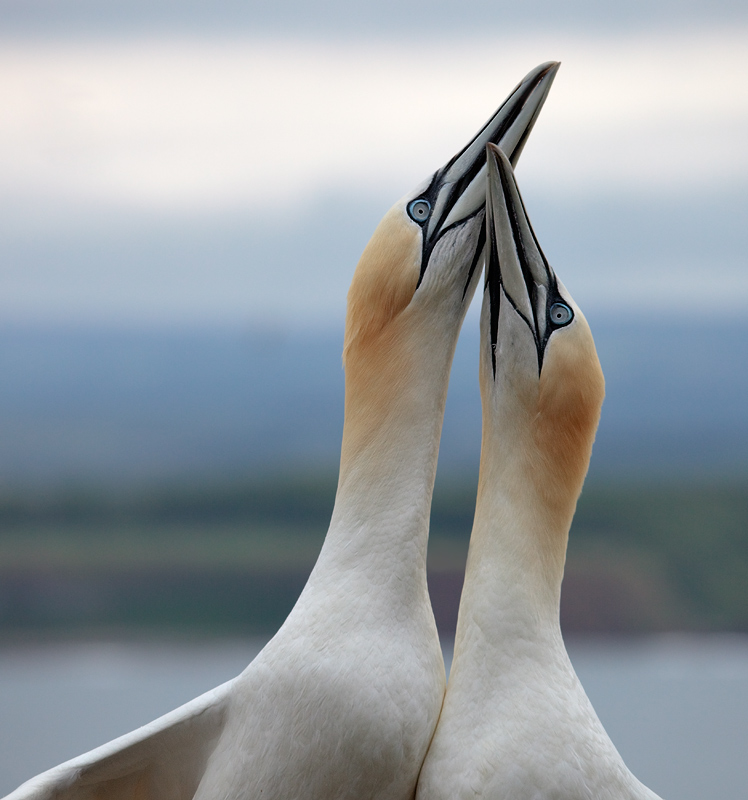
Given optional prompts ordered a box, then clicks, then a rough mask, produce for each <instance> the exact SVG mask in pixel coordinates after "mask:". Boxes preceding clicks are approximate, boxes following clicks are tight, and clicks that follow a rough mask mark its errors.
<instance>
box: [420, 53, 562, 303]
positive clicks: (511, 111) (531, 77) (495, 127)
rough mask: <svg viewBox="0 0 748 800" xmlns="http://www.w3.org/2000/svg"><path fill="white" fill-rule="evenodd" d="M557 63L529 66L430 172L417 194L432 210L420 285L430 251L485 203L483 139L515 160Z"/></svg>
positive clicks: (425, 234) (480, 249) (425, 232)
mask: <svg viewBox="0 0 748 800" xmlns="http://www.w3.org/2000/svg"><path fill="white" fill-rule="evenodd" d="M559 67H560V64H559V62H557V61H549V62H547V63H545V64H541V65H540V66H539V67H536V68H535V69H534V70H532V72H530V73H529V74H528V75H527V76H526V77H525V78H524V79H523V80H522V82H521V83H520V84H519V85H518V86H517V87H516V88H515V89H514V91H513V92H512V93H511V94H510V95H509V97H508V98H507V99H506V100H505V101H504V103H503V104H502V106H501V107H500V108H499V109H498V111H496V113H495V114H494V115H493V116H492V117H491V119H489V120H488V122H487V123H486V124H485V125H484V126H483V128H481V130H480V131H479V132H478V133H477V134H476V136H475V137H474V138H473V139H472V141H471V142H470V143H469V144H468V145H466V147H464V148H463V149H462V150H461V151H460V152H459V153H458V154H457V155H456V156H454V158H452V159H451V160H450V161H449V162H448V163H447V164H446V165H445V166H444V167H442V168H441V169H440V170H437V172H436V173H435V174H434V177H433V178H432V180H431V183H430V185H429V187H428V189H427V190H426V191H425V192H423V194H422V195H421V197H422V198H423V199H426V200H428V202H429V203H430V206H431V213H430V215H429V217H428V220H427V221H425V223H424V225H423V258H422V261H421V275H420V278H419V280H418V283H419V285H420V282H421V280H422V279H423V274H424V272H425V271H426V267H427V265H428V261H429V257H430V256H431V251H432V250H433V249H434V246H435V245H436V243H437V241H438V240H439V239H440V238H441V236H443V235H444V233H446V231H448V230H449V229H450V228H452V227H454V226H455V225H458V224H460V223H461V222H464V221H465V220H466V219H469V218H470V217H473V216H475V215H476V214H479V213H480V212H481V211H482V210H483V208H484V204H485V199H486V186H485V176H486V145H487V144H488V143H489V142H490V143H493V144H497V145H500V146H501V148H502V150H504V152H506V153H508V154H509V158H510V161H511V162H512V164H516V163H517V161H518V160H519V157H520V154H521V153H522V149H523V148H524V146H525V142H526V141H527V138H528V136H529V135H530V132H531V131H532V129H533V126H534V125H535V120H536V119H537V118H538V115H539V114H540V110H541V109H542V107H543V104H544V103H545V99H546V97H547V96H548V92H549V91H550V88H551V84H552V83H553V79H554V78H555V77H556V72H558V68H559ZM484 237H485V232H482V233H481V236H480V241H479V243H478V252H477V253H476V255H475V258H474V262H473V264H472V265H471V269H470V275H469V277H468V282H467V283H468V284H469V283H470V280H471V278H472V276H473V272H474V271H475V268H476V266H477V264H478V262H479V260H480V256H481V254H482V252H483V246H484V244H485V238H484ZM466 289H467V284H466Z"/></svg>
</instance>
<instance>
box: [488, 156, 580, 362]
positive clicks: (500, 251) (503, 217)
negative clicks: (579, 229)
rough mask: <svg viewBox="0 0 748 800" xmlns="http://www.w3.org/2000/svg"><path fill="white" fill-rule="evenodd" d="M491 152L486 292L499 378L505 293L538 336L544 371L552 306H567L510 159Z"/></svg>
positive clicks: (534, 336)
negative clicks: (524, 201) (531, 220)
mask: <svg viewBox="0 0 748 800" xmlns="http://www.w3.org/2000/svg"><path fill="white" fill-rule="evenodd" d="M486 152H487V161H488V180H487V186H486V231H487V234H486V235H487V237H488V241H489V246H488V257H487V267H486V289H487V291H488V293H489V300H490V308H491V361H492V364H493V372H494V376H495V375H496V346H497V339H498V329H499V309H500V307H501V295H502V294H503V295H504V297H506V299H507V301H508V302H509V303H510V304H511V305H512V307H513V308H514V310H515V311H516V312H517V314H519V316H520V317H521V318H522V319H523V320H524V321H525V323H526V324H527V326H528V328H529V329H530V331H531V333H532V335H533V338H534V340H535V346H536V348H537V351H538V372H540V369H541V368H542V366H543V353H544V351H545V346H546V344H547V342H548V338H549V337H550V335H551V333H552V332H553V330H554V329H555V327H556V326H555V325H554V323H553V321H552V320H551V316H550V309H551V306H552V305H554V304H555V303H562V304H563V302H564V301H563V299H562V298H561V297H560V295H559V293H558V285H557V282H556V276H555V274H554V272H553V269H551V266H550V265H549V264H548V260H547V259H546V257H545V255H544V254H543V251H542V249H541V248H540V244H539V243H538V240H537V237H536V236H535V231H533V229H532V225H531V224H530V220H529V218H528V216H527V211H526V210H525V205H524V203H523V202H522V197H521V195H520V193H519V189H518V188H517V181H516V180H515V177H514V170H513V169H512V165H511V163H510V161H509V159H508V158H507V156H506V155H505V154H504V152H503V151H502V150H500V149H499V148H498V147H496V145H494V144H488V145H487V146H486ZM564 307H565V308H566V306H564ZM570 313H571V312H570ZM562 324H566V322H564V323H562Z"/></svg>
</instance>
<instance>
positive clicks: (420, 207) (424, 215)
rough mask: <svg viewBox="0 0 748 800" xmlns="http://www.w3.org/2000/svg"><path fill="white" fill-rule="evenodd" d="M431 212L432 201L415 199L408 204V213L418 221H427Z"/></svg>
mask: <svg viewBox="0 0 748 800" xmlns="http://www.w3.org/2000/svg"><path fill="white" fill-rule="evenodd" d="M430 213H431V203H429V201H428V200H423V199H421V200H413V202H412V203H410V204H409V205H408V214H410V218H411V219H413V220H415V221H416V222H426V220H427V219H428V218H429V214H430Z"/></svg>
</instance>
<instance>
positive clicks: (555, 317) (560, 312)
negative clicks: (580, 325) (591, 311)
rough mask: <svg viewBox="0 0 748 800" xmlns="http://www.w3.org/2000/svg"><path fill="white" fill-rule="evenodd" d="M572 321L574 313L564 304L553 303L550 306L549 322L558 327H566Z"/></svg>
mask: <svg viewBox="0 0 748 800" xmlns="http://www.w3.org/2000/svg"><path fill="white" fill-rule="evenodd" d="M573 319H574V312H573V311H572V310H571V309H570V308H569V306H567V305H566V303H554V304H553V305H552V306H551V322H552V323H553V324H554V325H557V326H558V327H562V326H563V325H568V324H569V323H570V322H571V321H572V320H573Z"/></svg>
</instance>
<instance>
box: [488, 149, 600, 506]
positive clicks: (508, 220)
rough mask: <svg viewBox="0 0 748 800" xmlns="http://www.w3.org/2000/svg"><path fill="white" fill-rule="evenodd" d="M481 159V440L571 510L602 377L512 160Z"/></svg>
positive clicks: (493, 155)
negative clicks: (485, 434)
mask: <svg viewBox="0 0 748 800" xmlns="http://www.w3.org/2000/svg"><path fill="white" fill-rule="evenodd" d="M487 151H488V181H487V193H486V194H487V196H486V229H487V237H488V240H489V242H488V255H487V266H486V283H485V286H486V289H485V295H484V299H483V309H482V316H481V351H482V352H481V391H482V396H483V404H484V428H485V426H489V427H490V428H491V429H492V434H493V438H492V437H489V438H488V439H486V438H484V448H486V447H489V448H491V447H495V448H496V452H493V453H492V454H491V455H493V456H496V457H497V458H498V459H499V460H501V459H503V458H504V457H505V456H506V457H507V459H508V461H510V462H511V464H512V469H513V470H514V473H515V474H516V475H517V479H518V480H520V481H528V480H529V481H532V482H533V484H534V485H535V486H536V488H537V490H538V491H539V494H540V496H542V497H545V498H547V499H548V500H549V501H550V502H552V503H553V504H556V503H562V504H564V505H568V504H569V503H571V504H572V505H573V504H574V503H576V500H577V497H578V495H579V492H580V491H581V488H582V483H583V481H584V476H585V474H586V472H587V467H588V465H589V459H590V453H591V450H592V442H593V440H594V437H595V431H596V430H597V424H598V421H599V417H600V409H601V406H602V402H603V396H604V393H605V385H604V380H603V374H602V370H601V369H600V362H599V361H598V358H597V353H596V351H595V343H594V341H593V339H592V333H591V332H590V328H589V325H588V324H587V320H586V319H585V318H584V316H583V314H582V312H581V311H580V310H579V308H578V307H577V305H576V303H575V302H574V300H573V299H572V297H571V295H570V294H569V292H568V290H567V289H566V288H565V287H564V285H563V284H562V283H561V281H559V280H558V278H557V277H556V275H555V273H554V271H553V269H551V267H550V265H549V264H548V261H547V260H546V257H545V255H544V254H543V251H542V250H541V249H540V245H539V244H538V240H537V239H536V237H535V233H534V231H533V229H532V225H531V224H530V220H529V219H528V217H527V213H526V211H525V207H524V204H523V202H522V198H521V196H520V193H519V190H518V188H517V183H516V181H515V179H514V173H513V170H512V165H511V163H510V161H509V159H508V158H507V156H506V155H505V154H504V153H503V152H502V151H501V150H500V149H499V148H498V147H495V146H494V145H492V144H489V145H488V147H487ZM492 442H495V444H492ZM502 451H506V453H505V452H502ZM485 455H486V454H485V453H484V456H485Z"/></svg>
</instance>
